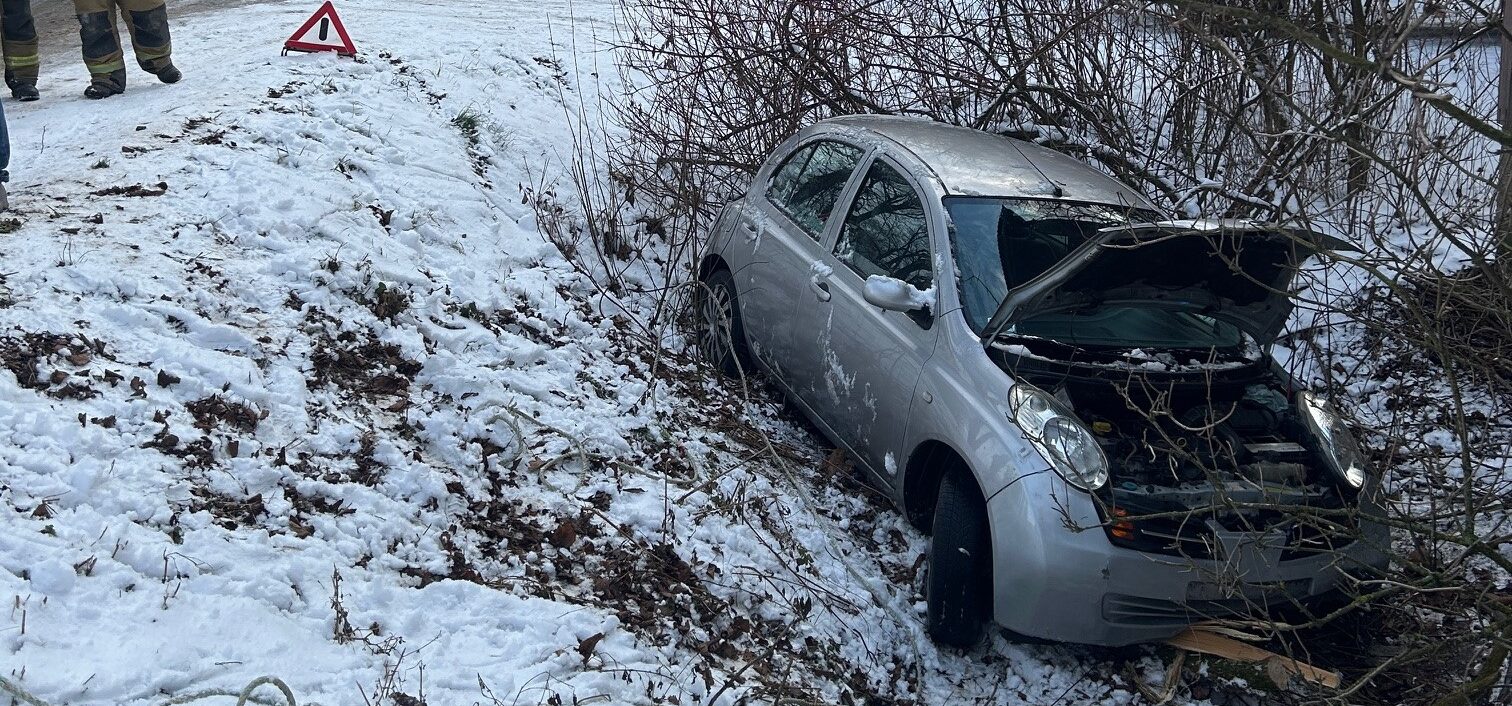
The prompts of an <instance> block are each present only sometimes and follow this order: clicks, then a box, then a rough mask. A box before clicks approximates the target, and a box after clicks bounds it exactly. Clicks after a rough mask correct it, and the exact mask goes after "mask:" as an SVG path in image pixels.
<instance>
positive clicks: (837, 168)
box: [766, 140, 862, 240]
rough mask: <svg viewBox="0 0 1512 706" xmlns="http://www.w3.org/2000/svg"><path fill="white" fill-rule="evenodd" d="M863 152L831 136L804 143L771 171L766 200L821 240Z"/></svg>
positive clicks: (810, 235) (816, 238)
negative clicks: (830, 139)
mask: <svg viewBox="0 0 1512 706" xmlns="http://www.w3.org/2000/svg"><path fill="white" fill-rule="evenodd" d="M861 154H862V152H861V149H860V148H857V147H853V146H851V145H847V144H842V143H839V142H831V141H829V140H819V141H817V142H812V143H810V144H808V145H805V146H804V147H802V148H801V149H799V150H798V151H797V152H794V153H793V154H792V156H790V157H788V159H787V161H786V162H783V164H782V166H781V167H779V168H778V169H777V171H776V173H774V174H773V175H772V181H771V182H770V183H769V184H768V186H767V192H766V193H767V200H769V201H771V202H772V204H773V205H775V206H776V207H777V208H779V209H781V210H782V212H783V213H785V214H787V216H788V217H789V218H791V219H793V222H795V223H797V224H798V226H799V227H801V228H803V230H804V232H806V233H808V234H809V237H811V238H813V239H814V240H818V239H819V236H820V234H822V233H823V232H824V222H825V220H826V219H828V218H829V214H830V211H831V210H833V209H834V207H835V202H836V201H838V200H839V199H840V192H841V191H843V190H845V183H846V182H847V181H849V180H850V175H851V172H853V171H855V169H856V163H857V162H860V161H861Z"/></svg>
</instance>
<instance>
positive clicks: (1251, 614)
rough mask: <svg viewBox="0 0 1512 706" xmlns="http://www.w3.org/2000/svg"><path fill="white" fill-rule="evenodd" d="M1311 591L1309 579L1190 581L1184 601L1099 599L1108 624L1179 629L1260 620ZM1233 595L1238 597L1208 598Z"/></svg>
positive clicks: (1121, 596) (1123, 597)
mask: <svg viewBox="0 0 1512 706" xmlns="http://www.w3.org/2000/svg"><path fill="white" fill-rule="evenodd" d="M1311 588H1312V581H1311V580H1310V579H1301V580H1294V581H1288V582H1286V583H1284V584H1278V585H1255V584H1245V585H1241V586H1235V587H1231V588H1228V589H1226V588H1224V587H1221V586H1219V585H1218V584H1212V583H1207V582H1203V581H1194V582H1192V583H1191V584H1189V585H1188V586H1187V599H1186V600H1183V601H1173V600H1166V599H1161V598H1144V597H1140V596H1130V595H1125V594H1121V593H1109V594H1107V595H1105V596H1103V603H1102V614H1103V619H1104V620H1106V621H1108V622H1110V623H1114V624H1118V625H1136V626H1141V627H1163V626H1179V625H1187V624H1190V623H1194V622H1198V621H1202V620H1222V619H1233V618H1259V619H1263V618H1265V617H1266V616H1267V614H1268V613H1269V612H1270V611H1273V610H1277V609H1282V608H1288V607H1294V606H1296V605H1298V601H1303V602H1305V600H1306V596H1307V594H1308V593H1309V591H1310V589H1311ZM1233 594H1238V595H1234V597H1227V598H1211V597H1208V596H1216V595H1225V596H1228V595H1233Z"/></svg>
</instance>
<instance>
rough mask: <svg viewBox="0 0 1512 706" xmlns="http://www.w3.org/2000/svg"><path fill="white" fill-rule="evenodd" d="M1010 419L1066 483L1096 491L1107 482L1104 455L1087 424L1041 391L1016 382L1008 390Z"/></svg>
mask: <svg viewBox="0 0 1512 706" xmlns="http://www.w3.org/2000/svg"><path fill="white" fill-rule="evenodd" d="M1008 407H1009V409H1011V410H1012V411H1013V421H1015V422H1017V423H1018V425H1019V427H1020V428H1022V429H1023V430H1024V436H1026V437H1028V439H1029V441H1030V442H1031V443H1033V444H1034V447H1035V448H1036V449H1038V450H1039V452H1040V455H1042V456H1044V457H1045V459H1046V460H1048V461H1050V465H1051V466H1053V467H1054V468H1055V472H1056V473H1059V474H1060V476H1061V477H1062V478H1065V479H1066V482H1067V483H1070V484H1071V485H1074V486H1076V487H1078V488H1081V489H1082V490H1089V491H1090V490H1097V489H1098V488H1101V487H1103V485H1104V484H1105V483H1107V482H1108V458H1107V457H1106V456H1104V455H1103V452H1102V447H1099V446H1098V445H1097V439H1096V438H1094V437H1093V436H1092V432H1090V431H1088V430H1087V427H1085V426H1083V425H1082V423H1081V422H1080V421H1079V420H1077V418H1076V417H1074V416H1072V414H1071V411H1070V410H1068V409H1066V408H1065V406H1064V405H1062V404H1061V403H1060V401H1059V400H1057V399H1055V398H1054V397H1051V396H1050V395H1048V394H1045V391H1044V390H1041V389H1039V388H1036V387H1034V386H1032V385H1028V384H1025V383H1019V384H1017V385H1014V386H1013V390H1012V391H1011V392H1009V393H1008Z"/></svg>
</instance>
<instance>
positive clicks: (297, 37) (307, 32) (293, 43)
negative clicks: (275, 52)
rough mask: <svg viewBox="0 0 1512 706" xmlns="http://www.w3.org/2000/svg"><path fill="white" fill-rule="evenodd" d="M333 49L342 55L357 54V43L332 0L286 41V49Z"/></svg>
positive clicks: (328, 0) (327, 0)
mask: <svg viewBox="0 0 1512 706" xmlns="http://www.w3.org/2000/svg"><path fill="white" fill-rule="evenodd" d="M290 49H292V50H294V51H333V52H336V53H337V54H340V55H342V56H356V55H357V45H355V44H353V43H352V38H351V36H349V35H348V34H347V31H346V27H344V26H343V25H342V24H341V17H340V16H338V15H337V14H336V6H335V5H332V4H331V2H330V0H326V4H324V5H321V6H320V9H319V10H316V11H315V14H314V15H311V16H310V19H309V20H308V21H306V22H305V23H304V26H302V27H300V28H299V30H298V31H297V32H295V33H294V34H293V36H290V37H289V41H287V42H284V51H289V50H290Z"/></svg>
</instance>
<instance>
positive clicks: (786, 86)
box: [612, 0, 1512, 704]
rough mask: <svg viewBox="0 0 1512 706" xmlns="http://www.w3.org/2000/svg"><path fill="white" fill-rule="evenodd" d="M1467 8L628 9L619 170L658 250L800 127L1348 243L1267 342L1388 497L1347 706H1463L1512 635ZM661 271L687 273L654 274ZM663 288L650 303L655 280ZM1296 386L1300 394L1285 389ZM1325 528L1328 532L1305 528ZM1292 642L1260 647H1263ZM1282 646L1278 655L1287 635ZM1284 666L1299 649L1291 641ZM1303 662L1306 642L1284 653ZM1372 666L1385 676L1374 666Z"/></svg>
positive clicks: (1495, 251) (1490, 675)
mask: <svg viewBox="0 0 1512 706" xmlns="http://www.w3.org/2000/svg"><path fill="white" fill-rule="evenodd" d="M1498 11H1499V8H1497V7H1495V6H1493V5H1492V4H1489V3H1474V2H1463V3H1449V4H1426V5H1424V4H1419V3H1412V2H1366V1H1362V2H1354V3H1328V2H1322V1H1321V0H1241V1H1239V2H1229V3H1223V4H1215V3H1209V2H1199V1H1196V0H1174V1H1172V2H1163V3H1147V2H1131V1H1125V0H1057V1H1056V2H1049V3H1045V2H1035V1H1031V0H995V1H993V2H969V1H967V0H942V1H940V2H930V3H914V2H904V1H903V0H830V1H827V2H819V3H815V2H800V1H799V0H733V1H730V2H713V1H712V0H650V1H649V2H636V3H626V6H625V10H624V13H625V16H626V24H627V26H628V27H629V28H630V35H629V37H628V38H627V40H626V41H625V43H624V46H623V47H622V58H623V64H624V68H625V70H626V72H627V76H628V78H627V85H629V86H630V87H631V88H630V90H628V91H627V95H626V96H625V97H624V99H623V100H622V101H621V102H620V104H619V105H618V106H617V107H618V118H619V120H621V121H622V123H623V125H624V127H625V128H626V129H627V130H628V133H629V139H628V141H627V142H626V144H624V145H618V146H617V150H616V151H615V152H614V153H613V156H612V159H613V160H614V163H613V167H612V170H613V171H614V173H616V174H617V175H618V176H619V178H620V179H622V181H623V183H624V184H625V185H626V187H627V188H628V189H630V190H631V193H633V194H634V198H635V200H636V202H637V204H638V205H639V207H640V208H641V209H643V211H644V212H646V213H649V214H652V215H653V216H654V217H655V219H656V220H657V222H658V223H659V224H660V225H661V227H662V230H663V232H665V234H666V239H667V242H668V243H672V244H675V247H677V248H679V249H680V250H679V253H680V254H684V255H685V254H686V253H689V252H695V251H696V248H697V245H698V243H699V241H700V238H701V236H702V231H703V229H704V228H706V227H707V225H708V224H709V222H710V221H711V217H712V216H713V214H714V213H715V212H716V211H717V209H718V207H719V206H720V205H721V204H723V203H724V202H726V201H728V200H729V199H731V198H733V197H735V196H738V195H739V194H741V193H742V192H743V191H744V190H745V188H746V187H747V185H748V182H749V179H750V177H751V175H752V174H753V173H754V172H755V171H756V169H757V168H758V167H759V166H760V162H761V160H762V159H763V158H764V157H765V155H766V154H767V153H768V152H769V150H770V149H771V148H772V147H773V146H774V145H776V144H777V143H778V142H779V141H781V140H782V139H784V138H786V137H787V136H788V135H790V134H792V133H793V132H795V131H796V130H797V129H798V128H800V127H802V126H804V125H806V124H808V123H810V122H813V121H815V120H818V119H822V118H825V117H829V116H834V115H842V114H851V113H891V114H901V115H915V116H921V117H927V118H931V119H934V120H939V121H944V122H949V123H955V124H961V125H968V126H973V127H977V128H982V129H988V130H993V131H997V132H1001V133H1004V134H1008V135H1011V136H1015V137H1019V138H1023V139H1029V140H1034V141H1036V142H1039V143H1042V144H1045V145H1048V146H1051V147H1053V148H1056V149H1059V150H1062V151H1064V152H1067V153H1069V154H1072V155H1073V156H1076V157H1079V158H1081V159H1083V160H1085V161H1087V162H1089V163H1091V164H1093V165H1095V166H1097V167H1099V168H1101V169H1103V170H1105V171H1107V172H1109V173H1111V174H1113V175H1115V176H1118V177H1120V178H1122V179H1123V180H1125V181H1127V182H1130V183H1131V184H1133V185H1135V186H1137V187H1139V188H1140V189H1142V190H1143V191H1144V192H1145V193H1146V194H1147V195H1149V196H1150V197H1151V198H1153V199H1155V200H1156V201H1157V202H1158V203H1161V204H1163V205H1164V206H1165V207H1167V208H1168V209H1169V210H1170V211H1171V212H1173V213H1175V214H1178V215H1180V216H1185V217H1199V216H1203V217H1213V216H1234V217H1248V218H1256V219H1263V220H1270V221H1276V222H1280V223H1284V224H1288V225H1296V226H1302V227H1306V228H1310V229H1313V230H1317V231H1321V232H1325V233H1330V234H1333V235H1337V236H1340V237H1343V238H1344V239H1346V240H1349V241H1351V242H1353V243H1355V244H1357V245H1358V246H1359V252H1358V253H1343V254H1340V255H1338V256H1330V257H1328V258H1327V260H1328V262H1327V263H1325V264H1329V265H1333V267H1330V268H1329V269H1328V272H1327V274H1326V275H1320V276H1316V277H1313V278H1312V279H1310V280H1309V286H1308V287H1307V289H1306V290H1305V291H1304V292H1303V293H1302V294H1300V295H1299V296H1298V301H1297V303H1298V305H1299V308H1300V309H1301V310H1303V311H1306V312H1310V317H1304V319H1303V321H1302V322H1301V326H1299V327H1297V329H1296V331H1295V332H1294V333H1293V334H1292V336H1291V337H1290V338H1289V340H1287V341H1286V342H1285V343H1286V345H1287V346H1288V347H1289V348H1291V349H1292V350H1294V351H1295V352H1296V355H1295V356H1294V357H1293V361H1294V362H1295V361H1299V360H1302V359H1308V360H1312V361H1315V362H1316V365H1314V366H1312V367H1310V368H1307V371H1309V374H1310V376H1311V377H1312V378H1313V379H1314V380H1315V381H1317V382H1321V383H1323V385H1324V386H1325V387H1326V388H1327V390H1328V391H1329V393H1330V395H1331V396H1333V397H1336V398H1339V401H1340V402H1341V403H1342V404H1341V405H1340V406H1341V407H1343V408H1345V409H1354V408H1359V409H1360V412H1359V414H1358V415H1357V417H1356V419H1355V422H1356V425H1357V427H1358V428H1359V429H1360V431H1361V432H1362V434H1363V435H1364V436H1365V438H1366V439H1367V440H1368V442H1369V444H1370V446H1372V447H1373V448H1375V449H1377V450H1378V453H1377V454H1376V458H1375V466H1376V469H1375V470H1377V471H1378V472H1381V473H1385V474H1390V475H1391V476H1393V477H1394V479H1395V480H1394V487H1395V489H1396V494H1395V495H1394V496H1393V498H1392V502H1391V507H1390V516H1389V518H1388V524H1390V525H1391V526H1392V527H1393V528H1394V529H1395V530H1396V535H1395V536H1396V547H1395V550H1396V551H1395V556H1394V563H1393V565H1392V568H1391V570H1390V571H1389V572H1388V573H1387V574H1385V575H1380V576H1373V577H1368V578H1367V579H1366V580H1363V581H1362V582H1361V584H1360V585H1359V586H1358V587H1357V589H1358V591H1357V592H1358V594H1359V599H1358V600H1356V601H1355V602H1353V603H1351V604H1350V605H1349V606H1346V609H1345V610H1341V611H1339V613H1338V614H1332V615H1324V616H1314V617H1315V618H1317V620H1308V621H1304V622H1305V623H1308V624H1311V623H1313V622H1326V621H1327V620H1329V619H1333V618H1337V617H1339V615H1343V614H1346V613H1348V612H1350V609H1352V608H1353V607H1357V606H1359V605H1360V604H1362V603H1364V602H1366V599H1369V600H1371V601H1374V602H1376V603H1377V604H1378V605H1379V606H1381V607H1380V608H1379V611H1380V612H1381V613H1382V618H1381V621H1380V624H1379V625H1380V627H1381V630H1380V631H1382V632H1384V633H1385V634H1387V635H1388V636H1389V637H1388V638H1387V639H1389V640H1391V641H1393V642H1394V644H1392V645H1391V646H1390V650H1388V651H1387V652H1389V654H1386V653H1384V652H1383V653H1381V654H1375V653H1372V656H1371V657H1370V659H1368V660H1361V661H1359V662H1358V663H1357V664H1355V665H1354V666H1355V671H1353V672H1352V673H1351V677H1352V682H1351V684H1350V685H1349V687H1348V689H1347V692H1346V694H1345V696H1346V697H1348V698H1371V699H1374V700H1377V701H1381V702H1401V703H1408V702H1412V703H1443V704H1450V703H1474V702H1475V701H1476V700H1477V699H1481V698H1487V697H1489V696H1491V695H1492V694H1493V693H1500V694H1501V697H1502V698H1505V697H1506V694H1507V693H1508V690H1507V687H1505V686H1503V687H1501V691H1500V692H1495V689H1496V688H1497V687H1496V684H1497V680H1498V679H1500V678H1502V677H1501V676H1500V674H1501V673H1502V671H1503V670H1504V668H1505V661H1506V655H1507V651H1508V646H1509V637H1512V594H1509V591H1508V584H1509V575H1512V561H1509V560H1508V558H1507V557H1506V556H1505V555H1504V554H1503V553H1502V551H1501V548H1500V547H1501V545H1502V544H1503V543H1504V542H1505V541H1508V540H1507V537H1508V536H1509V535H1508V534H1507V531H1508V527H1507V512H1506V509H1507V500H1506V499H1507V498H1508V497H1512V480H1509V478H1508V475H1509V474H1508V468H1507V464H1508V458H1507V449H1508V446H1509V442H1512V428H1509V426H1508V425H1507V423H1506V422H1505V420H1506V419H1507V418H1508V414H1509V413H1512V362H1509V361H1512V282H1509V274H1512V266H1509V264H1508V263H1509V262H1512V260H1509V258H1508V257H1507V256H1508V255H1512V252H1509V245H1512V237H1508V236H1507V235H1505V234H1504V232H1505V231H1504V230H1498V227H1497V225H1498V224H1497V222H1496V218H1495V217H1496V185H1497V182H1496V169H1497V164H1496V159H1495V156H1496V153H1497V151H1498V150H1500V149H1505V148H1507V147H1512V140H1509V139H1508V136H1507V134H1506V133H1503V132H1501V130H1500V128H1499V127H1497V121H1496V116H1495V110H1494V106H1493V99H1494V96H1493V95H1491V92H1490V91H1488V90H1486V89H1487V87H1489V86H1493V85H1495V83H1496V82H1495V80H1494V77H1495V66H1494V63H1495V52H1494V51H1493V49H1494V47H1495V40H1496V37H1497V36H1498V29H1497V28H1498V27H1499V25H1500V22H1501V18H1500V16H1499V15H1498V14H1496V13H1497V12H1498ZM672 259H673V260H677V261H678V262H679V264H680V266H681V267H683V268H684V269H682V270H681V272H677V273H673V274H674V275H680V276H682V277H686V276H687V273H688V271H689V270H688V269H687V266H688V264H689V263H688V261H687V259H686V258H685V257H677V258H672ZM676 281H677V280H676V277H675V276H673V277H669V278H668V280H667V282H668V283H675V282H676ZM1299 370H1301V369H1300V368H1299ZM1315 521H1317V522H1320V523H1324V524H1327V523H1335V524H1336V523H1337V518H1334V519H1330V518H1326V517H1324V518H1315ZM1286 627H1287V626H1272V628H1275V629H1277V630H1283V631H1284V629H1285V628H1286ZM1292 632H1295V631H1292ZM1292 644H1293V645H1296V643H1292ZM1296 646H1298V648H1299V649H1301V648H1305V645H1296ZM1383 655H1384V656H1383Z"/></svg>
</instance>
